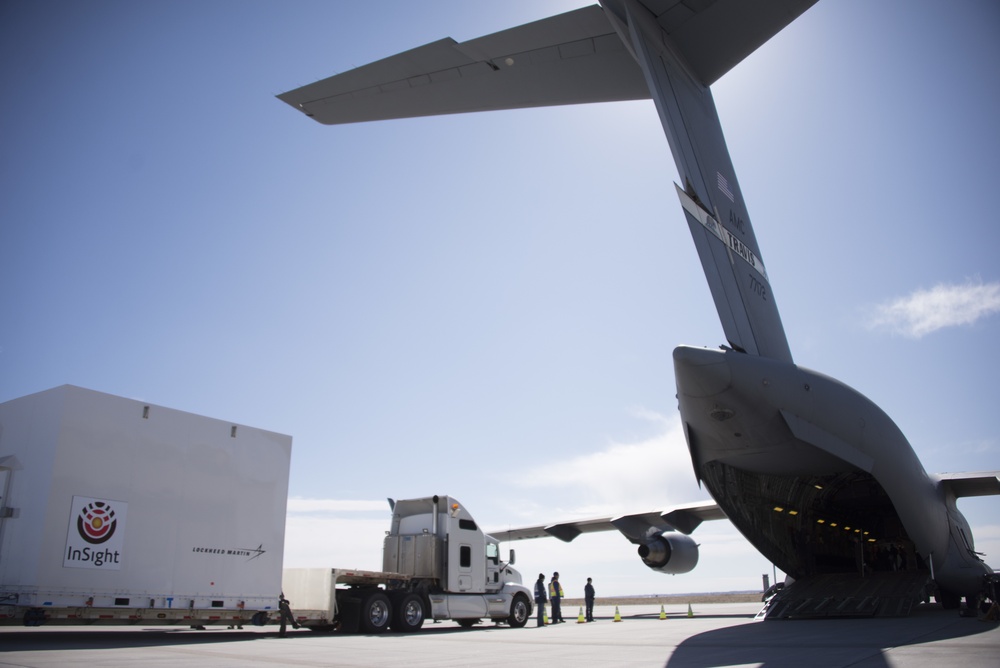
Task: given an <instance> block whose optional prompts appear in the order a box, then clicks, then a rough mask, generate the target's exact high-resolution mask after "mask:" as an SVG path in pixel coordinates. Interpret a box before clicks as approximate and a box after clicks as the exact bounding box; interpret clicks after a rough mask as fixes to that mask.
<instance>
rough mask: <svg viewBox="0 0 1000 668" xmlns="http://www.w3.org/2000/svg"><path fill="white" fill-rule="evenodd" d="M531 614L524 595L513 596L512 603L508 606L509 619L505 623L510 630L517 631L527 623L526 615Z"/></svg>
mask: <svg viewBox="0 0 1000 668" xmlns="http://www.w3.org/2000/svg"><path fill="white" fill-rule="evenodd" d="M530 614H531V606H530V605H528V599H527V598H526V597H525V595H524V594H517V595H516V596H514V602H513V603H511V604H510V617H508V618H507V623H508V624H510V627H511V628H512V629H519V628H521V627H522V626H524V625H525V624H527V623H528V615H530Z"/></svg>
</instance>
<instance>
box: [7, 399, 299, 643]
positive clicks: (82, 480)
mask: <svg viewBox="0 0 1000 668" xmlns="http://www.w3.org/2000/svg"><path fill="white" fill-rule="evenodd" d="M291 447H292V439H291V437H290V436H285V435H282V434H276V433H273V432H269V431H264V430H261V429H255V428H252V427H247V426H244V425H236V424H233V423H230V422H224V421H220V420H215V419H211V418H206V417H201V416H198V415H192V414H190V413H184V412H181V411H177V410H172V409H168V408H163V407H160V406H154V405H151V404H148V403H145V402H142V401H135V400H130V399H123V398H120V397H116V396H112V395H108V394H103V393H100V392H94V391H91V390H85V389H82V388H79V387H73V386H69V385H64V386H62V387H58V388H55V389H52V390H48V391H46V392H40V393H38V394H33V395H30V396H26V397H22V398H20V399H14V400H12V401H8V402H6V403H3V404H0V623H15V624H22V623H28V624H33V623H43V622H45V621H52V622H54V623H64V624H65V623H100V622H104V623H114V624H122V623H141V624H150V623H162V624H188V625H191V626H201V625H206V624H229V625H239V624H242V623H248V622H250V621H251V619H253V617H254V615H255V614H256V613H263V614H258V616H257V621H264V620H266V618H267V612H268V611H271V613H272V616H274V613H275V611H276V610H277V598H278V594H279V593H280V591H281V589H280V588H281V572H282V550H283V547H284V532H285V511H286V502H287V497H288V470H289V462H290V458H291Z"/></svg>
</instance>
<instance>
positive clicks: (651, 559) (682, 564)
mask: <svg viewBox="0 0 1000 668" xmlns="http://www.w3.org/2000/svg"><path fill="white" fill-rule="evenodd" d="M639 557H641V558H642V563H644V564H646V565H647V566H649V567H650V568H652V569H653V570H654V571H659V572H661V573H670V574H672V575H677V574H680V573H688V572H690V571H692V570H694V567H695V566H697V565H698V544H697V543H695V542H694V540H693V539H692V538H691V537H690V536H685V535H684V534H682V533H674V532H672V531H668V532H665V533H662V534H660V535H659V536H657V537H656V538H653V539H650V540H649V541H648V542H646V543H645V544H643V545H640V546H639Z"/></svg>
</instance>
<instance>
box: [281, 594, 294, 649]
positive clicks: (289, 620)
mask: <svg viewBox="0 0 1000 668" xmlns="http://www.w3.org/2000/svg"><path fill="white" fill-rule="evenodd" d="M278 611H279V613H280V616H281V619H280V623H281V628H280V629H279V630H278V636H279V637H281V638H284V637H285V626H286V625H288V624H291V625H292V628H293V629H297V628H299V624H298V622H296V621H295V616H294V615H292V609H291V607H290V606H289V604H288V599H287V598H285V592H281V594H280V595H279V596H278Z"/></svg>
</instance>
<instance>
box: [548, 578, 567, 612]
mask: <svg viewBox="0 0 1000 668" xmlns="http://www.w3.org/2000/svg"><path fill="white" fill-rule="evenodd" d="M563 596H564V594H563V588H562V585H561V584H559V572H558V571H556V572H555V573H553V574H552V579H551V580H549V600H550V601H552V623H553V624H562V623H563V622H565V621H566V620H565V619H563V616H562V606H561V605H560V603H561V602H562V597H563Z"/></svg>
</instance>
